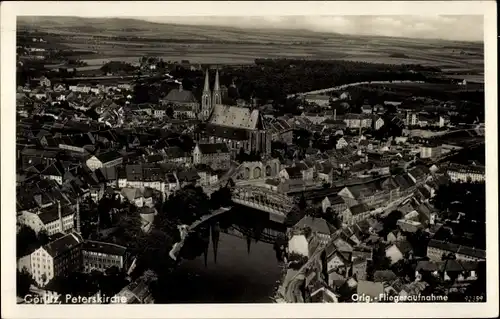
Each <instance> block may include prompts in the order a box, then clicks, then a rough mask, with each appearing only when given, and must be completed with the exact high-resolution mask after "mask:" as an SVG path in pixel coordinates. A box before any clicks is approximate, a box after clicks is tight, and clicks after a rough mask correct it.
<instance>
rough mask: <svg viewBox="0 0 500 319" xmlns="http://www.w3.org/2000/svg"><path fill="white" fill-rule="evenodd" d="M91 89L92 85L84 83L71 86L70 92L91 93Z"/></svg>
mask: <svg viewBox="0 0 500 319" xmlns="http://www.w3.org/2000/svg"><path fill="white" fill-rule="evenodd" d="M90 89H91V86H90V85H87V84H83V83H80V84H77V85H70V86H69V90H70V91H72V92H79V93H89V92H90Z"/></svg>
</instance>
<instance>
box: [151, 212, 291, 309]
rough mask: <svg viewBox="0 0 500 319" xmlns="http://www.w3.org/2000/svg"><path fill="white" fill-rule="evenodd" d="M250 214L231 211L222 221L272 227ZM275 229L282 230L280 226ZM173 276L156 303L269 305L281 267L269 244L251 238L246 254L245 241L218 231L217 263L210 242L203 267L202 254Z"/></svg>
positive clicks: (246, 246)
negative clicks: (173, 281)
mask: <svg viewBox="0 0 500 319" xmlns="http://www.w3.org/2000/svg"><path fill="white" fill-rule="evenodd" d="M253 212H254V213H257V212H255V211H253ZM249 213H250V214H249ZM259 213H260V212H258V213H257V214H259ZM261 214H262V213H260V214H259V215H260V216H262V215H261ZM249 215H251V211H250V210H245V213H242V211H241V210H240V209H238V210H237V211H235V209H233V210H232V211H229V212H227V213H225V214H224V216H223V218H224V220H225V221H226V222H227V221H231V224H232V225H240V226H241V225H242V221H243V220H246V221H250V222H251V223H255V222H261V225H266V227H268V226H270V225H271V226H272V225H273V224H272V223H271V222H265V221H264V222H263V221H262V220H260V219H261V218H257V219H255V218H252V217H249ZM221 224H222V223H221ZM243 224H245V222H243ZM274 226H275V227H274V229H277V228H281V229H280V231H281V230H283V228H282V227H279V225H274ZM276 226H278V227H276ZM174 277H175V283H172V287H164V290H165V293H164V295H162V298H161V299H163V298H164V300H161V299H160V300H156V303H270V302H273V301H272V300H271V298H270V297H271V296H273V295H274V291H275V288H276V286H277V281H278V280H279V279H280V278H281V266H280V263H279V262H278V260H277V258H276V252H275V250H274V246H273V244H272V243H266V242H262V241H257V240H255V239H252V240H251V244H250V251H248V245H247V239H245V238H241V237H237V236H235V235H229V234H227V233H224V232H221V233H220V237H219V241H218V244H217V260H215V258H214V246H213V241H212V240H210V245H209V250H208V256H207V264H206V266H205V259H204V256H203V255H202V256H200V257H197V258H196V259H194V260H184V261H183V262H182V263H181V264H180V266H179V268H178V269H176V270H175V272H174Z"/></svg>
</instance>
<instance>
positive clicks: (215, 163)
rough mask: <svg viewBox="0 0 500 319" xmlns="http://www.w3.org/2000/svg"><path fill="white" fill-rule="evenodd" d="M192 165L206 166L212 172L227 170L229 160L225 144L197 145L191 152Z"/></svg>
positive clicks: (229, 163)
mask: <svg viewBox="0 0 500 319" xmlns="http://www.w3.org/2000/svg"><path fill="white" fill-rule="evenodd" d="M193 163H194V164H206V165H208V166H210V167H211V168H212V169H214V170H226V169H229V167H230V165H231V159H230V154H229V149H228V148H227V144H225V143H215V144H197V145H196V146H195V148H194V150H193Z"/></svg>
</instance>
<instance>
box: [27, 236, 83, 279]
mask: <svg viewBox="0 0 500 319" xmlns="http://www.w3.org/2000/svg"><path fill="white" fill-rule="evenodd" d="M82 242H83V239H82V237H81V236H80V235H78V234H76V233H71V234H68V235H65V236H63V237H60V238H59V239H56V240H54V241H53V242H50V243H48V244H47V245H45V246H42V247H40V248H38V249H37V250H35V251H34V252H33V253H31V271H32V273H31V275H32V277H33V279H34V280H35V282H36V283H37V284H38V285H40V286H42V287H43V286H44V285H46V284H47V283H48V282H49V281H50V280H51V279H52V278H54V277H56V276H63V275H65V274H69V273H71V272H73V271H78V270H80V268H81V265H82V255H81V250H80V248H81V244H82Z"/></svg>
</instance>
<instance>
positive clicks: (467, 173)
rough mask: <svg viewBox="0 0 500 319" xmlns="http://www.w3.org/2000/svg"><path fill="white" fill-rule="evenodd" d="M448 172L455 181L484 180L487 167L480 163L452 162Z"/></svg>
mask: <svg viewBox="0 0 500 319" xmlns="http://www.w3.org/2000/svg"><path fill="white" fill-rule="evenodd" d="M446 174H447V175H448V176H449V178H450V180H451V181H452V182H453V183H456V182H480V183H482V182H484V181H485V167H484V166H479V165H460V164H456V163H451V164H450V165H448V168H447V169H446Z"/></svg>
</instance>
